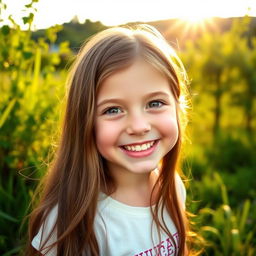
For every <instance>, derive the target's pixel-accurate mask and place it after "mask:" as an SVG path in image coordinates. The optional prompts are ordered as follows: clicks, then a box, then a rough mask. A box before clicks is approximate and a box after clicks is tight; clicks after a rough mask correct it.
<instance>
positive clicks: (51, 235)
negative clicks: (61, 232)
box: [31, 205, 58, 256]
mask: <svg viewBox="0 0 256 256" xmlns="http://www.w3.org/2000/svg"><path fill="white" fill-rule="evenodd" d="M57 215H58V206H57V205H56V206H55V207H54V208H52V209H51V211H50V212H49V214H48V215H47V217H46V219H45V221H44V223H43V224H42V226H41V227H40V229H39V231H38V233H37V234H36V236H35V237H34V238H33V240H32V243H31V244H32V246H33V247H34V248H35V249H36V250H38V251H40V252H41V253H43V254H44V255H47V256H54V255H56V249H55V248H53V249H51V250H50V251H49V252H47V251H48V250H47V249H46V248H45V247H47V246H49V245H51V244H52V243H54V242H55V241H56V240H57V232H56V230H54V227H55V224H56V220H57Z"/></svg>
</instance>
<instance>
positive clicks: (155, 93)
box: [97, 92, 170, 107]
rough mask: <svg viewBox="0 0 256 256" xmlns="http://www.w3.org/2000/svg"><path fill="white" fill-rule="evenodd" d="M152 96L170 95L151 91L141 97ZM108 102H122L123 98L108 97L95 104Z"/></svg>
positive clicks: (100, 104)
mask: <svg viewBox="0 0 256 256" xmlns="http://www.w3.org/2000/svg"><path fill="white" fill-rule="evenodd" d="M154 96H165V97H169V96H170V95H169V94H168V93H165V92H151V93H149V94H147V95H145V96H144V97H143V98H144V99H146V98H151V97H154ZM109 102H117V103H119V102H120V103H122V102H123V99H118V98H109V99H105V100H103V101H101V102H99V104H97V107H100V106H102V105H104V104H107V103H109Z"/></svg>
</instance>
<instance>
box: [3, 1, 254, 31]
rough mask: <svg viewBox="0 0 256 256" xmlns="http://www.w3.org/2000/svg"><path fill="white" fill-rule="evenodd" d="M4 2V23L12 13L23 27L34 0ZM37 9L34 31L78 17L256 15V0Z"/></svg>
mask: <svg viewBox="0 0 256 256" xmlns="http://www.w3.org/2000/svg"><path fill="white" fill-rule="evenodd" d="M2 2H4V3H6V4H7V10H6V11H5V12H4V13H2V14H1V15H2V18H3V20H4V23H5V22H6V21H7V20H8V19H7V17H8V15H9V14H12V15H13V17H14V19H15V21H16V22H18V23H19V24H22V22H21V17H23V16H24V14H25V12H24V5H25V4H28V3H30V2H31V0H2ZM34 7H36V9H37V13H36V15H35V19H34V26H33V29H41V28H47V27H50V26H52V25H55V24H62V23H64V22H69V21H70V20H71V19H72V18H73V17H74V16H75V15H77V17H78V19H79V21H80V22H84V20H85V19H90V20H91V21H101V22H102V23H103V24H104V25H107V26H114V25H120V24H124V23H127V22H132V21H143V22H147V21H154V20H164V19H172V18H180V19H184V20H188V21H191V22H194V21H197V20H200V19H203V18H209V17H213V16H215V17H216V16H217V17H237V16H244V15H245V14H249V15H250V16H256V0H90V1H89V0H39V2H38V3H35V4H34ZM248 7H250V10H249V11H248Z"/></svg>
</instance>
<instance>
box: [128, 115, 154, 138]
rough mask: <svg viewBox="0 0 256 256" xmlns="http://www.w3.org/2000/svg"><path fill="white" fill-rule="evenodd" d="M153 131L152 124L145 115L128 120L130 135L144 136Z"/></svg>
mask: <svg viewBox="0 0 256 256" xmlns="http://www.w3.org/2000/svg"><path fill="white" fill-rule="evenodd" d="M150 130H151V125H150V122H149V121H148V120H147V119H146V118H145V116H143V115H133V116H131V117H130V118H129V120H128V125H127V129H126V131H127V133H128V134H129V135H144V134H146V133H147V132H149V131H150Z"/></svg>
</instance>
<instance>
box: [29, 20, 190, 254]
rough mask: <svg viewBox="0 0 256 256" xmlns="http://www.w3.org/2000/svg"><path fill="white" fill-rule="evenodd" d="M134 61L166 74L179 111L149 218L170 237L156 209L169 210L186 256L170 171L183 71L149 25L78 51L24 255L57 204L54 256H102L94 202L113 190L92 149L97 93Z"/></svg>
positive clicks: (96, 39) (114, 31) (118, 31)
mask: <svg viewBox="0 0 256 256" xmlns="http://www.w3.org/2000/svg"><path fill="white" fill-rule="evenodd" d="M138 57H142V58H143V59H144V60H145V61H147V62H148V63H150V64H151V65H153V66H154V67H155V68H157V69H158V70H159V71H160V72H162V73H163V74H164V75H165V76H166V78H167V79H168V81H169V84H170V88H171V90H172V92H173V95H174V97H175V100H176V103H177V106H178V108H177V109H178V110H177V115H178V118H177V119H178V120H179V121H178V127H179V138H178V141H177V143H176V144H175V146H174V147H173V149H172V150H171V151H170V152H169V153H168V154H167V155H166V156H165V157H164V158H163V160H162V163H161V170H160V175H159V178H158V182H157V183H158V184H159V185H160V189H159V193H158V197H157V203H156V207H155V209H154V210H152V214H153V218H154V221H155V222H156V224H157V226H158V227H159V229H160V228H161V229H162V230H164V231H165V232H166V233H167V234H168V235H169V236H170V237H172V235H171V234H170V232H169V230H168V227H167V226H166V225H165V223H164V220H161V217H159V214H158V212H159V211H160V212H161V213H162V215H163V208H164V207H165V208H166V209H167V211H168V213H169V215H170V217H171V218H172V220H173V222H174V224H175V226H176V228H177V231H178V234H179V242H178V244H177V247H179V250H178V255H185V251H187V249H186V247H187V246H186V244H187V243H186V240H187V234H188V225H187V223H188V221H187V217H186V214H185V213H184V210H183V209H182V206H181V205H180V203H179V200H178V196H177V193H176V186H175V171H176V170H177V168H178V162H179V156H180V150H181V144H182V133H183V127H184V122H182V120H183V121H184V120H185V119H184V117H185V115H184V111H183V110H182V109H181V108H180V107H179V106H180V105H181V104H180V103H181V102H180V99H181V96H182V95H184V92H185V90H186V72H185V70H184V68H183V65H182V63H181V62H180V60H179V58H178V57H177V56H176V55H175V53H174V51H173V50H172V48H171V47H170V45H169V44H168V43H167V42H166V41H165V39H164V38H163V37H162V36H161V34H160V33H159V32H158V31H157V30H156V29H154V28H153V27H151V26H149V25H140V26H137V27H136V28H129V27H115V28H110V29H107V30H104V31H102V32H100V33H98V34H96V35H95V36H93V37H92V38H90V40H88V41H87V42H85V44H84V46H83V47H82V48H81V50H80V52H79V53H78V56H77V58H76V60H75V62H74V63H73V65H72V68H71V71H70V75H69V78H68V88H69V89H68V94H67V95H68V98H67V104H66V111H65V117H64V122H63V127H62V133H61V137H60V142H59V146H58V149H57V151H56V153H55V157H54V160H53V162H52V163H51V165H50V168H49V170H48V172H47V175H46V176H45V178H44V179H43V181H42V183H41V186H43V192H42V196H41V199H40V203H39V204H38V206H37V207H36V208H35V209H34V211H33V212H32V214H31V217H30V223H29V242H28V243H29V244H28V250H27V252H26V255H28V256H30V255H31V256H32V255H36V254H37V252H36V250H35V249H33V247H32V246H31V241H32V239H33V237H34V236H35V235H36V234H37V233H38V231H39V229H40V227H41V225H42V224H43V223H44V222H45V220H46V217H47V216H48V214H49V213H50V211H51V209H53V208H54V206H56V205H58V215H57V221H56V225H55V226H54V227H53V228H56V229H57V241H56V242H55V243H54V244H53V245H52V246H51V247H53V246H57V255H58V256H60V255H82V253H83V252H85V251H86V252H89V254H90V255H99V247H98V244H97V239H96V236H95V232H94V229H93V223H94V217H95V214H96V208H97V201H98V196H99V192H100V191H102V190H103V191H105V192H106V193H108V194H110V193H111V190H110V189H109V188H110V186H109V184H112V186H111V188H112V189H113V188H114V185H115V184H114V181H113V180H112V179H111V176H110V175H109V173H108V172H107V170H106V168H105V163H104V159H102V157H101V156H100V154H99V152H98V150H97V148H96V144H95V135H94V119H95V102H96V95H97V91H98V88H99V86H100V85H101V83H102V81H103V80H104V79H105V78H106V77H108V76H110V75H112V74H113V73H115V72H118V71H119V70H121V69H125V68H127V67H129V66H130V65H131V64H132V63H133V62H134V61H135V59H136V58H138ZM183 104H184V102H183ZM159 218H160V219H159ZM44 244H46V242H45V243H44ZM51 247H49V248H51ZM186 254H187V253H186Z"/></svg>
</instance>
